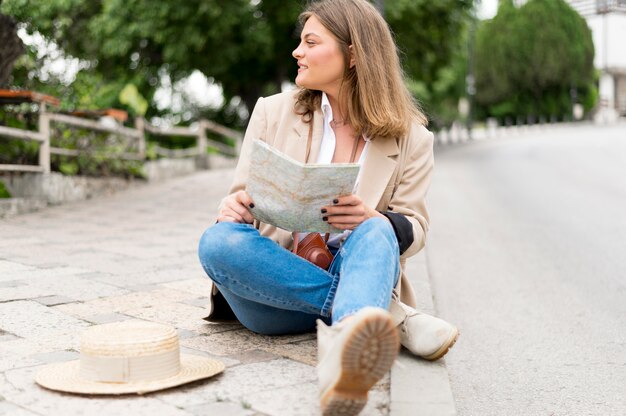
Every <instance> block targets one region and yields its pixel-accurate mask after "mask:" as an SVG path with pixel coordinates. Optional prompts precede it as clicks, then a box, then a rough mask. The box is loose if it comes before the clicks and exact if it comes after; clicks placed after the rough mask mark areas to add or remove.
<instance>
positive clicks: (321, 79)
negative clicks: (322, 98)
mask: <svg viewBox="0 0 626 416" xmlns="http://www.w3.org/2000/svg"><path fill="white" fill-rule="evenodd" d="M292 55H293V57H294V58H296V59H297V60H298V76H296V85H298V86H299V87H303V88H307V89H310V90H319V91H324V92H325V93H327V94H330V95H333V96H336V95H337V94H338V92H339V86H340V85H341V80H342V78H343V74H344V69H345V63H344V57H343V54H342V53H341V50H340V47H339V42H337V39H336V38H335V37H334V36H333V35H332V34H331V33H330V32H329V31H328V29H326V28H325V27H324V26H323V25H322V24H321V23H320V21H319V20H318V19H317V18H316V17H315V16H311V17H309V19H308V20H307V21H306V23H305V24H304V28H303V29H302V34H301V35H300V44H299V45H298V47H297V48H296V49H295V50H294V51H293V53H292Z"/></svg>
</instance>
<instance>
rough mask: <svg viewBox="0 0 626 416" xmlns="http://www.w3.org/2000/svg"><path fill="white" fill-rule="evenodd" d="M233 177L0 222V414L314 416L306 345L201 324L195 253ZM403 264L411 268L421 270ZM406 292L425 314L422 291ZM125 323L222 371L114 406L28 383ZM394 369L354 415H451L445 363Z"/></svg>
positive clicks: (137, 191) (192, 179)
mask: <svg viewBox="0 0 626 416" xmlns="http://www.w3.org/2000/svg"><path fill="white" fill-rule="evenodd" d="M231 178H232V170H223V171H208V172H202V173H198V174H195V175H192V176H188V177H185V178H179V179H175V180H171V181H169V182H165V183H161V184H154V185H145V186H143V185H142V186H138V187H135V188H133V189H131V190H127V191H124V192H120V193H118V194H116V195H113V196H110V197H107V198H98V199H94V200H91V201H85V202H81V203H76V204H70V205H64V206H60V207H54V208H48V209H45V210H43V211H40V212H37V213H33V214H28V215H23V216H19V217H15V218H11V219H5V220H0V415H2V414H7V415H16V416H17V415H51V414H63V415H74V414H94V413H98V414H101V415H108V414H133V415H150V416H152V415H154V414H159V415H181V416H182V415H206V414H214V415H221V414H228V415H233V416H236V415H309V414H310V415H314V414H318V413H319V408H318V405H317V384H316V373H315V367H314V366H315V362H316V349H315V348H316V342H315V334H306V335H298V336H282V337H266V336H260V335H255V334H253V333H251V332H250V331H248V330H246V329H245V328H243V327H242V326H241V325H233V324H228V325H225V324H210V323H207V322H206V321H204V320H202V317H204V316H206V311H205V309H204V307H205V305H206V303H207V297H208V296H209V290H208V289H209V285H208V282H207V280H206V279H207V278H206V277H205V274H204V272H203V270H202V268H201V266H200V264H199V262H198V259H197V255H196V247H197V242H198V239H199V237H200V235H201V234H202V232H203V231H204V229H205V228H206V227H207V226H209V225H210V224H211V222H212V219H213V218H214V216H215V214H216V205H217V201H218V200H219V198H221V196H222V195H224V193H225V192H226V190H227V187H228V185H229V184H230V181H231ZM412 264H414V265H415V266H412V267H421V266H420V265H423V264H424V262H423V257H422V259H421V260H419V259H418V260H417V262H416V263H412ZM424 267H425V266H424ZM424 276H425V274H422V279H423V278H424ZM416 284H418V285H420V284H421V285H422V286H423V287H424V288H425V291H424V292H423V294H422V296H426V298H424V299H425V300H424V302H425V303H424V304H425V305H426V307H432V303H430V302H431V299H430V298H429V297H430V289H429V286H428V282H427V278H426V280H423V281H422V283H420V282H417V283H416ZM424 285H426V286H424ZM428 305H430V306H428ZM127 319H143V320H148V321H154V322H161V323H167V324H170V325H173V326H175V327H176V328H177V329H178V331H179V336H180V340H181V347H182V351H183V352H187V353H192V354H199V355H205V356H210V357H213V358H217V359H219V360H222V361H223V362H224V363H225V364H226V370H225V372H224V373H223V374H222V375H220V376H218V377H215V378H211V379H208V380H204V381H199V382H196V383H193V384H189V385H186V386H182V387H179V388H175V389H171V390H167V391H162V392H157V393H153V394H148V395H145V396H122V397H119V398H117V397H107V398H98V397H95V396H93V397H81V396H74V395H68V394H61V393H56V392H51V391H48V390H45V389H43V388H40V387H39V386H38V385H36V384H35V383H34V381H33V379H34V375H35V374H36V373H37V371H39V369H40V368H41V367H42V366H43V365H45V364H47V363H52V362H58V361H64V360H73V359H77V358H78V356H79V355H78V342H79V339H80V334H81V332H82V331H83V330H84V329H85V328H87V327H88V326H90V325H93V324H100V323H107V322H114V321H122V320H127ZM396 367H397V368H396ZM396 367H394V370H393V371H392V373H391V376H387V377H385V378H384V379H383V380H382V381H381V382H380V383H379V384H378V385H377V386H376V387H375V388H374V389H373V391H372V392H371V393H370V400H369V403H368V405H367V407H366V409H365V410H364V412H363V414H364V415H387V414H390V408H391V409H392V410H393V411H392V412H391V414H394V415H395V414H412V415H418V414H420V413H421V414H453V413H454V405H453V402H452V398H451V394H450V393H449V384H448V383H447V372H446V370H445V365H444V364H443V363H436V364H433V363H426V362H423V361H421V360H416V359H414V358H413V357H408V356H407V355H406V354H405V355H403V356H402V358H401V359H400V360H399V364H396ZM415 371H417V372H421V376H420V375H416V374H414V372H415ZM425 375H427V376H428V377H427V378H425ZM394 380H403V383H402V386H401V388H400V386H399V383H397V384H398V385H397V386H391V388H390V385H391V384H392V383H393V382H394ZM407 380H408V382H407ZM420 380H421V381H420ZM433 380H435V381H436V382H435V383H434V385H435V386H439V387H436V388H435V389H436V392H434V395H432V394H431V393H433V392H432V390H433V387H432V385H433V383H432V381H433ZM420 382H421V383H425V384H422V385H420ZM437 383H439V384H437ZM406 384H409V386H408V389H407V385H406ZM426 385H430V390H431V391H430V392H429V393H428V396H424V391H425V390H424V389H423V388H422V387H420V386H426ZM446 389H447V390H446ZM416 390H417V392H416ZM419 391H422V396H420V393H419ZM407 395H413V396H412V397H408V396H407ZM390 398H393V400H394V402H393V403H391V402H390ZM417 404H420V405H421V404H424V405H425V407H423V412H420V409H415V408H414V407H413V406H414V405H417ZM429 406H430V407H429ZM433 406H434V407H433ZM420 407H421V406H420ZM427 409H430V410H429V411H426V410H427ZM433 409H437V411H436V412H435V413H432V412H431V410H433Z"/></svg>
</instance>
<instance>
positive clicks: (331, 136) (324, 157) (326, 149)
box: [302, 92, 370, 247]
mask: <svg viewBox="0 0 626 416" xmlns="http://www.w3.org/2000/svg"><path fill="white" fill-rule="evenodd" d="M322 114H323V115H324V135H323V136H322V143H321V144H320V151H319V154H318V156H317V161H316V163H324V164H329V163H332V160H333V155H334V154H335V147H336V145H337V138H336V137H335V132H334V130H333V129H332V127H331V126H330V122H331V121H332V120H333V109H332V107H331V106H330V101H329V100H328V96H327V95H326V93H325V92H322ZM363 138H364V139H365V147H363V151H362V152H361V156H360V157H359V160H358V161H356V163H358V164H359V165H361V166H363V161H365V156H366V154H367V149H368V148H369V144H370V139H369V138H367V137H365V136H363ZM360 178H361V169H359V174H358V176H357V180H356V183H355V185H354V189H353V191H352V192H356V189H357V186H358V185H359V180H360ZM328 203H331V201H328ZM350 233H351V231H349V230H347V231H344V232H343V233H335V234H331V235H330V238H329V239H328V245H329V246H332V247H339V243H340V242H341V241H342V240H343V239H344V238H346V237H348V235H350ZM305 235H306V234H303V236H305ZM302 238H303V237H302Z"/></svg>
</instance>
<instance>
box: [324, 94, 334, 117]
mask: <svg viewBox="0 0 626 416" xmlns="http://www.w3.org/2000/svg"><path fill="white" fill-rule="evenodd" d="M322 114H324V120H326V121H327V122H330V120H332V119H333V108H332V107H331V106H330V100H329V99H328V95H326V93H325V92H322Z"/></svg>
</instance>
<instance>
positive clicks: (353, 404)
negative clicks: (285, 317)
mask: <svg viewBox="0 0 626 416" xmlns="http://www.w3.org/2000/svg"><path fill="white" fill-rule="evenodd" d="M399 348H400V340H399V338H398V331H397V330H396V328H395V325H394V324H393V320H392V318H391V314H390V313H389V312H387V311H386V310H384V309H381V308H374V307H367V308H363V309H361V310H360V311H358V312H357V313H355V314H354V315H352V316H350V317H349V318H346V319H344V320H342V321H341V322H340V323H338V324H336V325H333V326H330V327H329V326H326V325H325V324H324V323H323V322H322V321H320V320H318V321H317V351H318V364H317V374H318V379H319V387H320V408H321V410H322V414H323V415H357V414H358V413H359V412H360V411H361V409H363V407H364V406H365V404H366V403H367V393H368V391H369V389H370V388H371V387H372V386H373V385H374V384H376V382H378V380H380V379H381V378H382V377H383V376H384V375H385V373H387V371H389V370H390V369H391V366H392V364H393V361H394V360H395V358H396V355H397V354H398V349H399Z"/></svg>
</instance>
